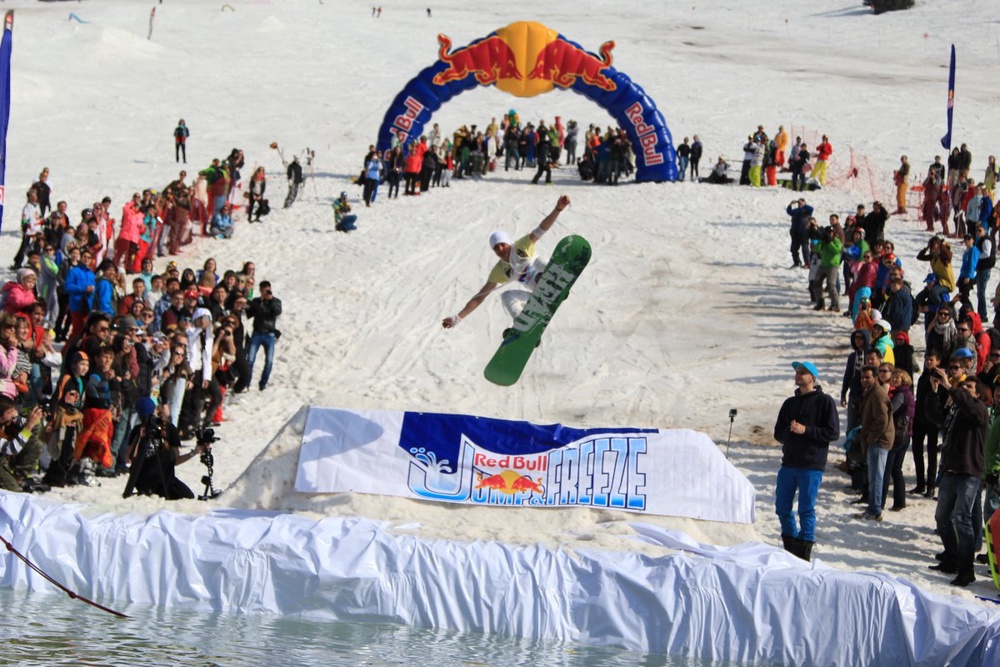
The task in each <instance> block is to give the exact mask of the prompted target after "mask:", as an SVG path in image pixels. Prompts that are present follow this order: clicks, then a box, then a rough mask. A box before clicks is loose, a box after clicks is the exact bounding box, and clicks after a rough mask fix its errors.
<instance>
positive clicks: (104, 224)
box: [0, 149, 281, 490]
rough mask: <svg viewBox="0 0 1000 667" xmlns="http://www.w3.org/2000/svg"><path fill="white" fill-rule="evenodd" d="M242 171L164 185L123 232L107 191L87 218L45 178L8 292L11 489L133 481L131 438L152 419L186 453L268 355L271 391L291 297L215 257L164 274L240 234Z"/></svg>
mask: <svg viewBox="0 0 1000 667" xmlns="http://www.w3.org/2000/svg"><path fill="white" fill-rule="evenodd" d="M242 165H243V153H242V151H239V150H238V149H234V150H233V151H232V153H231V154H230V155H229V157H228V158H227V159H226V160H214V161H213V162H212V165H211V166H209V167H208V168H207V169H205V170H203V171H202V172H201V173H200V175H199V178H198V179H197V180H196V182H195V183H193V184H191V185H187V184H185V177H186V173H185V172H183V171H182V172H180V175H179V178H177V179H176V180H174V181H172V182H171V183H169V184H168V185H167V186H166V187H165V188H163V190H162V191H159V192H157V191H155V190H152V189H149V190H145V191H143V192H142V193H135V194H134V195H133V196H132V198H131V199H130V200H129V201H128V202H127V203H126V204H125V206H124V208H123V209H122V213H121V221H120V223H119V222H118V221H116V220H115V219H114V218H112V213H111V210H112V208H111V206H112V200H111V198H110V197H105V198H104V199H103V200H102V201H101V202H97V203H94V204H93V205H92V206H90V207H88V208H86V209H84V210H83V211H82V213H81V219H80V221H79V223H77V224H76V225H74V224H71V222H70V220H69V216H68V213H67V208H68V206H67V203H66V202H65V201H60V202H58V203H57V204H56V206H55V207H54V208H51V207H50V201H51V189H50V187H49V185H48V183H47V181H48V175H49V172H48V169H45V170H43V171H42V173H41V175H40V177H39V181H38V182H37V183H35V184H34V185H32V187H31V188H30V189H29V190H28V193H27V204H26V205H25V206H24V209H23V212H22V233H23V240H22V243H21V245H20V247H19V249H18V251H17V254H16V256H15V257H14V264H13V266H12V267H11V268H12V269H13V270H14V271H15V272H16V278H15V279H14V280H12V281H10V282H8V283H7V284H5V285H4V286H3V288H2V290H0V429H2V430H3V433H0V448H2V451H0V488H3V489H5V490H45V489H46V488H48V487H50V486H55V485H58V486H64V485H70V484H81V483H82V484H89V483H93V482H94V479H93V477H94V476H100V477H114V476H117V475H119V474H122V473H124V472H127V471H128V469H129V463H130V461H129V451H130V449H131V451H132V452H133V453H134V451H135V448H134V446H133V447H132V448H130V447H129V446H128V443H129V441H130V439H134V438H135V437H136V433H137V432H138V431H139V430H140V427H141V426H142V424H141V422H140V416H142V417H149V416H150V415H151V413H152V412H154V411H155V413H156V415H157V416H159V417H160V418H161V419H162V420H163V421H164V422H166V424H167V425H168V426H167V428H168V430H169V434H170V435H172V436H176V437H173V438H172V442H173V443H175V444H178V445H179V441H180V440H189V439H192V438H195V437H196V435H197V434H198V433H199V431H200V430H201V429H204V428H206V427H214V426H219V425H220V424H221V422H222V421H223V403H224V397H226V396H227V395H228V396H229V397H230V399H229V400H232V398H231V397H232V396H233V395H235V394H240V393H243V392H245V391H247V390H248V389H249V387H250V386H251V384H252V382H251V380H252V376H253V366H254V363H255V360H256V356H257V353H258V350H259V349H260V348H264V354H265V363H264V369H263V373H262V374H261V375H260V377H259V380H258V383H257V387H258V389H259V390H261V391H262V390H264V389H265V388H266V387H267V384H268V381H269V377H270V373H271V368H272V363H273V360H274V348H275V341H276V340H277V338H278V337H279V336H280V331H278V329H277V319H278V317H279V316H280V315H281V301H280V300H279V299H277V298H276V297H275V296H274V294H273V291H272V288H271V285H270V284H269V283H268V282H267V281H261V282H259V283H258V282H257V276H256V267H255V265H254V263H253V262H245V263H244V264H243V265H242V266H239V267H233V268H232V269H227V270H221V269H220V268H219V267H218V266H217V265H216V262H215V260H214V259H211V258H210V259H208V260H206V261H205V262H204V264H203V265H202V266H201V267H200V268H197V269H196V268H194V267H191V268H183V269H182V268H180V267H179V266H178V264H177V261H176V260H169V261H167V263H166V265H165V267H164V268H163V270H161V271H159V272H156V271H154V264H155V260H156V259H157V258H160V257H163V258H168V257H169V256H170V255H174V254H176V253H178V252H179V249H180V248H181V247H182V246H183V245H185V244H187V243H190V242H191V241H192V240H193V238H194V237H195V236H197V235H199V233H200V235H202V236H208V235H209V232H208V230H207V227H208V226H209V225H210V226H211V228H212V234H215V235H217V236H220V237H223V238H226V237H228V236H229V235H230V234H231V229H232V216H231V211H232V209H233V208H234V204H236V203H238V201H239V199H240V190H241V189H240V188H239V187H238V183H239V180H240V175H239V169H240V168H241V167H242ZM262 171H263V170H258V173H255V175H254V178H257V177H258V174H260V175H262ZM257 191H258V192H261V193H262V192H263V189H262V188H260V189H258V190H257ZM259 203H260V202H259V201H258V202H257V204H258V205H259ZM258 211H259V209H258ZM248 217H249V216H248ZM258 217H259V216H258ZM227 225H228V227H227ZM199 228H200V232H199ZM227 228H228V229H229V230H230V231H229V232H227V231H226V230H227ZM128 276H131V277H130V278H129V277H128ZM251 322H252V324H251ZM147 406H150V407H148V409H146V408H147ZM134 444H135V443H133V445H134ZM202 449H203V447H202ZM200 451H201V450H200ZM190 456H191V454H190V453H189V454H188V455H187V456H186V457H185V456H184V455H176V453H175V455H174V456H173V461H174V462H183V461H184V460H186V458H190ZM42 473H44V477H42Z"/></svg>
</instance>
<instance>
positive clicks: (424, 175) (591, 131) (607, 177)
mask: <svg viewBox="0 0 1000 667" xmlns="http://www.w3.org/2000/svg"><path fill="white" fill-rule="evenodd" d="M685 141H686V139H685ZM695 147H696V148H694V149H693V150H694V152H693V153H692V152H691V151H692V147H691V146H688V147H687V148H685V149H684V152H685V155H686V160H687V161H686V162H685V164H684V167H685V168H684V169H681V172H682V176H683V173H684V172H686V166H687V164H688V162H689V163H690V165H691V170H692V175H693V177H696V176H695V175H696V174H697V173H698V162H699V160H700V157H701V143H700V142H699V141H697V136H696V137H695ZM362 164H363V166H362V169H361V173H360V175H359V176H358V178H357V183H358V185H360V186H362V188H363V195H362V198H363V199H364V202H365V205H366V206H370V205H371V204H372V203H373V202H374V201H376V200H377V198H378V194H379V190H380V188H387V192H386V194H385V197H386V198H387V199H395V198H397V197H399V190H400V185H402V186H403V196H414V197H419V196H420V195H422V194H426V193H427V192H428V191H429V190H430V189H431V188H436V187H444V188H447V187H451V181H452V180H459V179H481V178H484V177H487V176H488V175H489V174H490V173H491V172H495V171H499V170H500V169H501V168H502V169H503V171H504V172H512V171H513V172H519V171H531V170H534V173H533V176H532V178H531V183H532V184H534V185H538V184H540V183H542V182H543V180H542V179H543V178H544V183H545V184H550V183H552V170H553V169H558V168H560V167H575V168H576V176H577V177H579V178H581V179H582V180H584V181H592V182H594V183H597V184H602V185H618V183H619V182H621V181H622V180H623V179H628V178H630V177H631V176H632V175H633V174H634V172H635V154H634V153H633V150H632V144H631V142H630V141H629V139H628V135H627V134H626V133H625V130H623V129H622V128H612V127H607V128H605V129H604V130H602V129H601V128H600V127H599V126H597V125H594V124H591V125H590V126H589V127H588V128H587V129H586V130H584V131H583V136H582V137H581V127H580V126H579V125H578V124H577V122H576V121H575V120H570V121H569V122H568V123H565V124H564V123H563V120H562V117H561V116H556V117H555V120H554V121H552V122H546V121H545V120H539V121H538V124H537V125H536V124H534V123H531V122H526V123H525V122H522V121H521V119H520V117H519V115H518V113H517V112H516V111H515V110H513V109H511V110H510V111H509V112H508V113H506V114H504V115H503V116H502V117H501V119H500V122H497V119H496V118H495V117H494V118H492V119H491V120H490V122H489V123H488V124H487V125H486V126H485V128H480V127H479V126H478V125H476V124H465V125H462V126H461V127H459V128H458V129H456V130H455V131H454V132H452V133H451V134H450V135H447V134H445V133H443V132H442V130H441V128H440V127H439V125H438V124H437V123H434V124H433V126H432V127H431V129H430V131H429V132H427V133H426V134H423V135H421V136H420V137H418V138H415V139H412V140H410V141H409V142H407V143H405V144H403V143H400V142H399V140H398V139H397V138H394V139H393V143H392V146H391V147H390V148H389V149H388V151H386V152H385V153H384V154H379V153H378V151H376V150H375V146H369V148H368V152H367V153H366V155H365V158H364V161H363V163H362Z"/></svg>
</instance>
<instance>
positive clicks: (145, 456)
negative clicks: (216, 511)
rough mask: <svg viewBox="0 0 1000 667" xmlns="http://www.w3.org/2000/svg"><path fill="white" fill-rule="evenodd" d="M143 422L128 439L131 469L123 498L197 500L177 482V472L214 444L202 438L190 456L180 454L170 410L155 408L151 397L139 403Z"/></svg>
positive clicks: (163, 407) (190, 452)
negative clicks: (178, 467)
mask: <svg viewBox="0 0 1000 667" xmlns="http://www.w3.org/2000/svg"><path fill="white" fill-rule="evenodd" d="M135 407H136V411H137V413H138V414H139V417H140V419H141V422H140V423H139V424H138V425H137V426H136V427H135V428H133V429H132V433H131V434H130V435H129V445H128V460H129V463H130V465H131V470H130V472H129V479H128V483H127V484H126V486H125V491H124V493H123V494H122V497H123V498H128V497H129V496H131V495H132V494H133V493H138V494H141V495H156V496H161V497H163V498H166V499H167V500H178V499H181V498H194V493H193V492H192V491H191V489H190V488H188V486H187V484H185V483H184V482H182V481H181V480H179V479H177V476H176V473H175V468H176V467H177V466H179V465H181V464H182V463H186V462H187V461H190V460H191V459H193V458H194V457H196V456H200V455H201V454H202V453H204V452H208V451H210V450H211V443H210V442H204V441H203V440H202V439H201V438H199V441H198V444H197V445H195V447H194V449H192V450H191V451H189V452H185V453H183V454H182V453H181V440H180V436H179V435H178V432H177V427H175V426H174V425H173V424H172V423H170V410H169V408H167V407H166V406H164V405H161V406H160V407H156V404H155V403H154V402H153V400H152V399H151V398H149V397H146V396H144V397H142V398H140V399H139V400H138V401H136V406H135Z"/></svg>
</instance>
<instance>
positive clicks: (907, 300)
mask: <svg viewBox="0 0 1000 667" xmlns="http://www.w3.org/2000/svg"><path fill="white" fill-rule="evenodd" d="M881 312H882V319H884V320H885V321H886V322H888V323H889V324H891V325H892V331H893V333H897V332H900V331H906V332H908V331H909V330H910V326H911V325H912V324H913V292H912V291H911V290H910V286H909V285H907V284H906V282H905V281H904V280H903V270H902V269H900V268H899V267H898V266H894V267H893V268H892V269H891V271H890V272H889V285H888V289H887V290H886V294H885V301H884V302H883V304H882V308H881ZM904 370H905V371H906V372H907V373H909V372H911V369H909V368H907V369H904Z"/></svg>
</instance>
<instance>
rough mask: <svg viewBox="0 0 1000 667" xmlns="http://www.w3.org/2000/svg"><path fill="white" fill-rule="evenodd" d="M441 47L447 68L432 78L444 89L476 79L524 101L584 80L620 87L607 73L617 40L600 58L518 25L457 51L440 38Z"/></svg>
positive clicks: (536, 27)
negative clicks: (446, 85)
mask: <svg viewBox="0 0 1000 667" xmlns="http://www.w3.org/2000/svg"><path fill="white" fill-rule="evenodd" d="M438 44H439V48H438V59H439V60H440V61H441V62H442V63H444V64H445V65H446V67H445V69H444V70H442V71H440V72H438V73H437V74H435V75H434V77H433V78H432V79H431V81H432V82H433V83H434V84H435V85H438V86H442V85H445V84H447V83H450V82H452V81H462V80H464V79H466V78H468V77H475V79H476V81H477V82H478V83H479V84H480V85H486V86H488V85H496V87H497V88H498V89H500V90H502V91H504V92H505V93H510V94H511V95H517V96H518V97H533V96H535V95H541V94H543V93H547V92H549V91H550V90H552V89H553V87H554V86H559V87H560V88H569V87H571V86H572V85H573V84H574V83H576V81H578V80H582V81H584V82H585V83H587V84H588V85H591V86H595V87H597V88H600V89H602V90H607V91H612V90H616V89H617V88H618V85H617V84H616V83H615V81H613V80H612V79H611V78H610V77H609V76H607V74H605V72H606V71H607V70H608V69H609V68H610V67H611V63H612V56H611V51H612V49H614V48H615V43H614V42H613V41H609V42H605V43H604V44H603V45H602V46H601V49H600V56H595V55H593V54H591V53H588V52H586V51H584V50H583V49H582V48H580V47H579V46H576V45H575V44H573V43H572V42H568V41H566V40H565V39H563V38H562V37H560V36H559V33H558V32H556V31H555V30H552V29H551V28H547V27H545V26H544V25H542V24H541V23H535V22H533V21H519V22H517V23H512V24H510V25H509V26H506V27H504V28H500V29H498V30H497V31H496V32H494V33H493V34H492V35H490V36H489V37H487V38H485V39H482V40H480V41H478V42H475V43H473V44H469V45H468V46H464V47H461V48H457V49H454V50H452V40H451V38H449V37H448V36H447V35H438ZM540 45H541V46H540ZM526 71H527V72H529V73H528V75H527V76H524V74H523V72H526Z"/></svg>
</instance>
